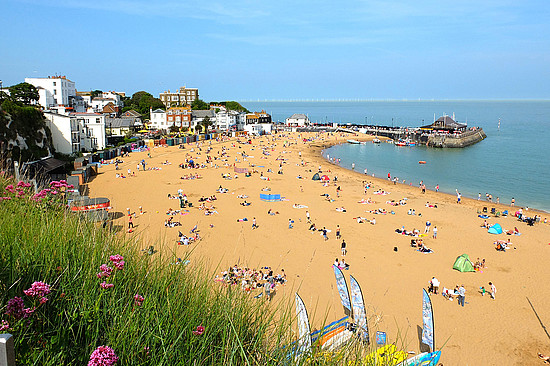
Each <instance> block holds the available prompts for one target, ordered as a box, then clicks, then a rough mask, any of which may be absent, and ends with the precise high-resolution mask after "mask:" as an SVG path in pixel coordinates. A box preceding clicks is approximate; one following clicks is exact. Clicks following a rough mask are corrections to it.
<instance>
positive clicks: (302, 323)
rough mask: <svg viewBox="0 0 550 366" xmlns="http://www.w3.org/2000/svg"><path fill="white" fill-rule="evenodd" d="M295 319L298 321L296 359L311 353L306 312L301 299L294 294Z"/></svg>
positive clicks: (309, 331)
mask: <svg viewBox="0 0 550 366" xmlns="http://www.w3.org/2000/svg"><path fill="white" fill-rule="evenodd" d="M296 317H297V321H298V336H299V338H298V349H297V351H296V359H299V358H301V357H302V356H304V355H306V354H308V353H310V352H311V336H310V333H311V330H310V328H309V319H308V316H307V310H306V306H305V304H304V302H303V301H302V298H301V297H300V295H298V293H296Z"/></svg>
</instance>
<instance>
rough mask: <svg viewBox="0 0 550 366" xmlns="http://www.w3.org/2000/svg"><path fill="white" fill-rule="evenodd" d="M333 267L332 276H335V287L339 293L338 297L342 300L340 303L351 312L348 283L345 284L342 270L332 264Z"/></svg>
mask: <svg viewBox="0 0 550 366" xmlns="http://www.w3.org/2000/svg"><path fill="white" fill-rule="evenodd" d="M332 268H334V276H335V277H336V288H337V289H338V293H339V294H340V299H341V300H342V305H343V306H344V307H345V308H346V309H348V310H349V311H350V312H351V304H350V300H349V292H348V285H347V284H346V279H345V278H344V274H343V273H342V270H341V269H340V268H338V267H337V266H335V265H332Z"/></svg>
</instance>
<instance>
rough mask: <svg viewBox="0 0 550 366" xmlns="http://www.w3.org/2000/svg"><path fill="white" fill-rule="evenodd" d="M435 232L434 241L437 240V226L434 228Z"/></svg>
mask: <svg viewBox="0 0 550 366" xmlns="http://www.w3.org/2000/svg"><path fill="white" fill-rule="evenodd" d="M432 231H433V234H434V235H433V238H434V239H437V226H434V229H433V230H432Z"/></svg>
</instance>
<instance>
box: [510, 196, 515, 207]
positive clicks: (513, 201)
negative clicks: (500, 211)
mask: <svg viewBox="0 0 550 366" xmlns="http://www.w3.org/2000/svg"><path fill="white" fill-rule="evenodd" d="M515 203H516V200H515V199H514V197H512V203H510V206H512V207H514V205H515Z"/></svg>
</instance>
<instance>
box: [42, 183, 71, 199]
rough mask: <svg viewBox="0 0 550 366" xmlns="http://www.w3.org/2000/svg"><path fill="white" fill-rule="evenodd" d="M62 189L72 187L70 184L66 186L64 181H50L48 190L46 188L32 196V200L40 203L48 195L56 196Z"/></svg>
mask: <svg viewBox="0 0 550 366" xmlns="http://www.w3.org/2000/svg"><path fill="white" fill-rule="evenodd" d="M63 188H66V189H72V188H74V186H73V185H72V184H67V181H66V180H60V181H56V180H54V181H52V182H50V188H46V189H43V190H41V191H40V192H38V193H37V194H35V195H34V196H32V199H33V200H35V201H41V200H42V199H43V198H46V197H48V194H49V195H52V196H55V195H57V194H58V193H59V192H60V191H61V190H62V189H63Z"/></svg>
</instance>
